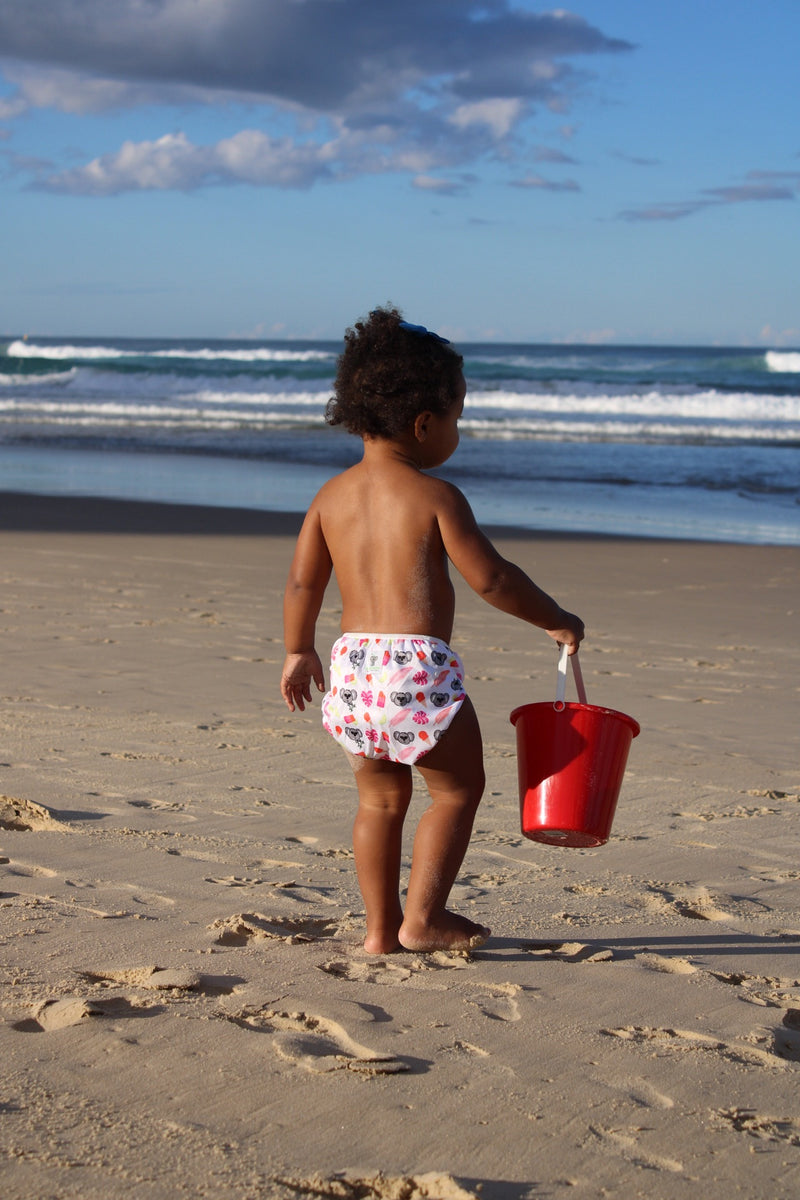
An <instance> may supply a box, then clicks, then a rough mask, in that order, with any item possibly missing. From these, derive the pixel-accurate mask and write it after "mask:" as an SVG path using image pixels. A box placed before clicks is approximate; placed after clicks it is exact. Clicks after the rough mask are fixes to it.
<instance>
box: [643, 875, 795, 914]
mask: <svg viewBox="0 0 800 1200" xmlns="http://www.w3.org/2000/svg"><path fill="white" fill-rule="evenodd" d="M646 890H647V891H648V892H649V893H650V894H651V896H653V897H654V898H655V906H656V907H657V908H660V909H661V911H665V912H670V911H671V912H674V913H677V914H678V916H681V917H685V918H687V919H688V920H690V921H728V922H731V921H737V920H739V919H742V918H745V919H747V918H749V917H754V916H757V915H758V914H759V913H768V912H771V911H772V910H771V908H770V907H769V905H767V904H763V903H762V902H761V901H760V900H753V899H751V898H750V897H748V896H726V897H724V899H723V901H722V902H723V903H724V904H725V906H726V907H725V908H721V907H720V905H719V904H718V902H717V900H716V899H715V898H714V897H713V896H712V895H711V893H710V892H709V891H708V889H707V888H704V887H694V886H691V885H685V886H681V885H677V886H676V885H672V884H670V885H663V884H662V885H659V886H653V887H648V888H647V889H646Z"/></svg>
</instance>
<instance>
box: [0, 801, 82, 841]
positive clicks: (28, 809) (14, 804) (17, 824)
mask: <svg viewBox="0 0 800 1200" xmlns="http://www.w3.org/2000/svg"><path fill="white" fill-rule="evenodd" d="M0 829H13V830H15V831H17V832H19V831H27V830H37V829H62V830H65V831H66V830H68V829H69V825H65V824H64V823H63V822H62V821H58V820H57V819H56V818H55V817H54V816H53V814H52V813H51V812H50V810H49V809H47V808H45V806H44V805H43V804H35V803H34V802H33V800H21V799H19V798H18V797H16V796H3V795H0Z"/></svg>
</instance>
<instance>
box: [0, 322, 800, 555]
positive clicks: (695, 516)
mask: <svg viewBox="0 0 800 1200" xmlns="http://www.w3.org/2000/svg"><path fill="white" fill-rule="evenodd" d="M340 349H341V347H340V344H339V343H334V342H326V341H319V342H317V341H302V342H300V341H274V340H269V341H259V342H255V341H231V340H212V339H206V340H199V341H192V340H166V339H134V338H95V339H93V338H80V339H78V338H76V339H57V338H44V337H42V338H39V337H30V338H22V337H18V338H9V339H7V340H5V341H2V342H0V492H3V491H4V492H11V491H20V492H32V493H37V494H40V495H55V496H66V495H75V496H92V497H114V498H126V499H134V500H161V501H170V502H178V503H183V504H211V505H219V506H224V507H234V508H240V507H241V508H251V509H267V510H274V511H284V512H292V511H302V510H303V509H305V508H306V506H307V505H308V502H309V501H310V499H311V497H312V496H313V494H314V492H315V491H316V490H317V488H318V487H320V486H321V484H322V483H323V482H324V481H325V480H326V479H328V478H329V477H330V476H331V475H332V474H334V473H335V472H337V471H339V470H341V469H342V468H343V467H345V466H348V465H350V464H351V463H353V462H355V461H356V460H357V458H358V457H359V451H360V441H359V440H358V439H357V438H353V437H351V436H349V435H348V434H346V433H344V432H342V431H341V430H338V429H331V428H330V427H329V426H327V425H326V424H325V419H324V411H325V404H326V401H327V399H328V397H329V395H330V391H331V383H332V380H333V376H334V372H335V369H336V357H337V354H338V353H339V351H340ZM458 349H459V350H460V351H461V353H463V355H464V359H465V374H466V377H467V384H468V394H467V400H466V404H465V409H464V416H463V418H462V420H461V423H460V425H461V435H462V436H461V444H460V446H459V448H458V450H457V451H456V453H455V454H454V456H453V458H452V459H451V460H450V461H449V462H448V463H447V464H446V465H445V466H444V467H443V468H442V472H441V473H442V474H444V475H445V476H446V477H447V478H449V479H451V480H452V481H453V482H454V483H456V484H457V485H458V486H459V487H460V488H461V489H462V490H463V491H464V492H465V494H466V495H467V497H468V499H469V501H470V503H471V504H472V507H473V509H474V510H475V513H476V515H477V517H478V519H479V521H481V522H482V523H484V524H493V525H507V526H512V527H516V528H521V529H541V530H554V531H571V532H592V533H604V534H621V535H627V536H641V537H662V538H679V539H692V540H703V541H725V542H743V543H761V544H775V545H781V544H782V545H800V454H798V448H799V447H800V351H792V350H777V349H769V348H765V349H760V350H755V349H732V348H721V347H708V348H706V347H664V346H566V345H536V344H518V345H517V344H514V345H511V344H505V345H504V344H498V343H487V344H464V345H459V346H458ZM1 502H2V501H1V499H0V503H1Z"/></svg>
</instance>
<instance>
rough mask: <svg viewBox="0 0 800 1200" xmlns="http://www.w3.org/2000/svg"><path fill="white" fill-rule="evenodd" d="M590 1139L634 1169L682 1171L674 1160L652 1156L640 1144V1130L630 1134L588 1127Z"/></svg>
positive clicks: (633, 1130)
mask: <svg viewBox="0 0 800 1200" xmlns="http://www.w3.org/2000/svg"><path fill="white" fill-rule="evenodd" d="M589 1130H590V1133H591V1135H592V1138H593V1139H594V1141H595V1142H596V1144H597V1145H599V1146H600V1147H601V1148H602V1149H603V1150H610V1151H612V1152H613V1153H615V1154H619V1155H621V1156H622V1158H624V1159H626V1160H627V1161H628V1162H630V1163H633V1165H634V1166H635V1167H645V1168H647V1170H650V1171H669V1172H671V1173H672V1174H676V1175H679V1174H680V1173H681V1172H682V1171H683V1163H681V1162H678V1160H677V1159H676V1158H666V1157H665V1156H664V1155H662V1154H653V1153H651V1152H650V1151H649V1150H647V1149H646V1148H645V1147H644V1146H642V1144H641V1138H640V1137H638V1136H637V1135H638V1134H641V1132H642V1131H641V1130H640V1129H639V1128H638V1127H634V1128H631V1130H630V1132H627V1133H626V1132H625V1131H624V1130H620V1129H605V1128H603V1126H601V1125H590V1126H589Z"/></svg>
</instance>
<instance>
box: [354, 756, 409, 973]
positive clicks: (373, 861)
mask: <svg viewBox="0 0 800 1200" xmlns="http://www.w3.org/2000/svg"><path fill="white" fill-rule="evenodd" d="M348 757H349V758H350V759H351V760H352V767H353V771H354V772H355V777H356V784H357V786H358V812H357V814H356V819H355V822H354V823H353V852H354V854H355V859H356V873H357V875H358V885H359V887H360V888H361V895H362V896H363V898H364V906H365V908H366V911H367V936H366V938H365V940H364V949H365V950H367V951H369V953H370V954H388V953H389V952H390V951H392V950H399V949H400V942H399V940H398V937H397V934H398V931H399V929H400V925H401V924H402V921H403V910H402V908H401V906H400V857H401V853H402V845H403V821H404V819H405V815H406V813H407V811H408V806H409V803H410V801H411V791H412V787H413V783H412V779H411V768H410V767H407V766H404V765H403V764H402V763H395V762H387V761H386V760H384V759H379V758H358V757H356V756H354V755H348Z"/></svg>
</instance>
